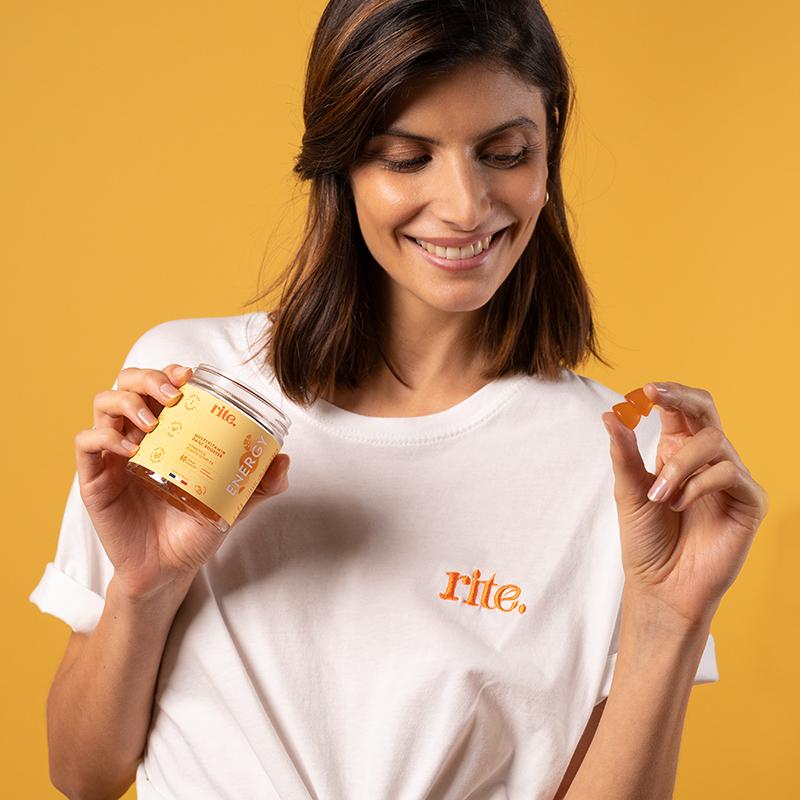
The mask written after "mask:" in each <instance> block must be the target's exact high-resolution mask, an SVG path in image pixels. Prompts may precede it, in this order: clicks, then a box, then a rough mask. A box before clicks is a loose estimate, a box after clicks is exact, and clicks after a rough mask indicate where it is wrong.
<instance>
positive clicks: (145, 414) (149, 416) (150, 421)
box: [138, 408, 158, 425]
mask: <svg viewBox="0 0 800 800" xmlns="http://www.w3.org/2000/svg"><path fill="white" fill-rule="evenodd" d="M138 414H139V419H140V420H141V421H142V422H144V424H145V425H155V424H156V422H158V420H157V419H156V418H155V417H154V416H153V413H152V411H150V410H149V409H147V408H142V409H140V410H139V412H138Z"/></svg>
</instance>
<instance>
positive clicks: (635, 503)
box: [602, 411, 653, 511]
mask: <svg viewBox="0 0 800 800" xmlns="http://www.w3.org/2000/svg"><path fill="white" fill-rule="evenodd" d="M602 420H603V424H604V425H605V426H606V430H607V431H608V435H609V439H610V452H611V466H612V468H613V470H614V499H615V500H616V502H617V505H618V506H619V507H620V510H622V511H635V510H636V509H638V508H640V507H641V506H643V505H645V504H646V503H649V502H650V501H649V500H648V498H647V492H648V490H649V489H650V486H651V484H652V483H653V476H652V475H650V473H649V472H648V471H647V469H646V468H645V466H644V461H643V460H642V455H641V453H640V452H639V442H638V440H637V439H636V434H635V433H634V432H633V431H632V430H631V429H630V428H629V427H628V426H627V425H625V424H624V423H623V422H622V420H620V419H619V418H618V417H617V415H616V414H614V413H613V412H612V411H607V412H605V413H604V414H603V415H602Z"/></svg>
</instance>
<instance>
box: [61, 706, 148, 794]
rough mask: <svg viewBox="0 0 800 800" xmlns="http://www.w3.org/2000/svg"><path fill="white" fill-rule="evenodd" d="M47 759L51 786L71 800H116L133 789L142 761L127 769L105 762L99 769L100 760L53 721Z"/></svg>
mask: <svg viewBox="0 0 800 800" xmlns="http://www.w3.org/2000/svg"><path fill="white" fill-rule="evenodd" d="M47 758H48V769H49V778H50V783H51V784H52V785H53V786H54V787H55V788H56V789H58V791H59V792H61V794H63V795H65V796H66V797H68V798H69V800H116V798H119V797H122V795H124V794H125V792H126V791H127V790H128V789H129V788H130V787H131V786H132V785H133V783H134V782H135V780H136V769H137V767H138V766H139V760H137V761H136V762H135V763H134V764H127V765H123V764H119V763H114V764H110V763H107V762H106V761H105V760H104V763H102V764H100V765H99V766H98V765H97V764H96V763H95V762H96V761H97V759H93V758H92V756H91V754H90V753H87V752H86V750H85V749H83V750H82V749H81V747H80V746H79V745H78V743H77V742H75V737H74V736H73V735H71V733H70V732H69V731H64V730H63V729H62V728H60V726H58V725H54V724H53V722H52V720H49V721H48V726H47Z"/></svg>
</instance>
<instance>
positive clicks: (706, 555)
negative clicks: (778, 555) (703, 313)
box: [602, 382, 768, 626]
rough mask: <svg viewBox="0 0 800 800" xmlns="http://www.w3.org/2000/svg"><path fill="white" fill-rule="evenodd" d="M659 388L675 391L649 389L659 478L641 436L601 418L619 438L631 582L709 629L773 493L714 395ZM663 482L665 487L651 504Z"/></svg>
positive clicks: (620, 499) (618, 492)
mask: <svg viewBox="0 0 800 800" xmlns="http://www.w3.org/2000/svg"><path fill="white" fill-rule="evenodd" d="M658 385H659V386H663V387H665V388H666V389H667V391H666V392H659V391H658V390H657V388H656V385H655V384H652V383H648V384H645V385H644V387H643V389H644V392H645V394H646V395H647V397H649V398H650V399H651V400H652V401H653V402H654V403H655V404H656V406H654V407H657V408H658V410H659V413H660V415H661V435H660V438H659V442H658V450H657V455H656V465H655V468H656V474H655V475H653V474H652V473H651V472H648V471H647V469H645V466H644V463H643V461H642V457H641V454H640V453H639V446H638V442H637V439H636V434H635V432H634V431H632V430H630V429H629V428H628V427H626V426H625V425H624V424H623V423H622V422H621V421H620V420H619V419H618V418H617V416H616V414H614V412H606V413H604V414H603V415H602V419H603V422H604V423H605V425H606V427H607V428H608V431H609V434H610V436H611V460H612V465H613V469H614V499H615V501H616V504H617V513H618V517H619V525H620V538H621V549H622V562H623V568H624V571H625V586H626V591H627V592H629V593H630V594H632V595H633V596H634V597H641V598H644V599H647V600H648V601H649V600H654V601H656V605H657V607H658V608H663V609H664V610H665V611H666V613H667V614H668V615H669V616H670V617H671V616H672V615H673V614H674V619H675V620H676V621H677V622H679V623H683V622H687V623H689V624H690V625H691V626H697V625H704V624H708V623H710V620H711V617H712V616H713V615H714V613H715V611H716V609H717V607H718V606H719V603H720V600H721V599H722V596H723V595H724V594H725V592H726V591H727V590H728V588H729V587H730V586H731V584H732V583H733V582H734V580H735V579H736V576H737V575H738V574H739V571H740V570H741V568H742V565H743V564H744V560H745V557H746V555H747V552H748V550H749V549H750V545H751V544H752V541H753V538H754V536H755V533H756V531H757V530H758V526H759V525H760V524H761V521H762V520H763V519H764V517H765V516H766V514H767V508H768V500H767V493H766V492H765V491H764V489H763V488H762V487H761V486H760V485H759V484H758V483H756V481H755V480H753V477H752V475H751V474H750V471H749V470H748V469H747V467H745V465H744V464H743V463H742V460H741V459H740V458H739V455H738V453H737V452H736V450H735V449H734V447H733V445H732V444H731V443H730V441H729V440H728V438H727V437H726V436H725V434H724V433H723V431H722V423H721V422H720V418H719V414H718V413H717V409H716V407H715V405H714V401H713V399H712V397H711V394H710V393H709V392H708V391H706V390H705V389H695V388H692V387H690V386H684V385H683V384H680V383H673V382H666V383H659V384H658ZM651 413H652V412H651ZM661 479H664V480H665V481H666V483H665V484H664V486H665V490H664V491H663V492H662V493H661V494H660V495H659V496H657V497H656V499H655V500H651V499H650V498H651V497H653V496H654V495H653V492H651V487H652V488H653V491H655V490H656V489H658V486H659V483H660V481H661ZM648 492H650V496H649V497H648Z"/></svg>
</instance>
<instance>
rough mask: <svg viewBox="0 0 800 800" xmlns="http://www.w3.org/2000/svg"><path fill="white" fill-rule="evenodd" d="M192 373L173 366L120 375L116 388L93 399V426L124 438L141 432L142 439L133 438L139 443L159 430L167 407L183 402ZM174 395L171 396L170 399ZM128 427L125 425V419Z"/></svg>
mask: <svg viewBox="0 0 800 800" xmlns="http://www.w3.org/2000/svg"><path fill="white" fill-rule="evenodd" d="M190 372H191V370H190V369H189V368H188V367H181V366H179V365H177V364H170V365H169V366H168V367H166V368H165V369H164V370H157V369H139V368H138V367H128V368H126V369H124V370H122V371H121V372H120V374H119V376H118V379H117V381H116V384H117V385H118V388H117V389H109V390H106V391H104V392H98V393H97V394H96V395H95V398H94V427H95V428H98V429H99V428H114V430H117V431H120V432H122V433H124V434H125V435H129V434H131V432H132V430H134V429H138V430H140V431H141V432H142V433H141V435H140V436H132V437H131V438H132V439H134V440H135V441H137V442H140V441H141V440H142V439H143V438H144V435H145V434H146V433H149V432H150V431H151V430H153V429H154V428H155V427H156V418H157V417H158V415H159V414H160V413H161V410H162V409H163V408H164V407H165V406H170V405H174V404H175V403H177V402H178V401H179V400H180V396H181V392H180V390H179V388H178V387H180V386H182V385H183V384H184V383H185V382H186V380H188V379H189V377H190ZM170 392H172V393H173V394H172V396H170ZM126 419H127V420H128V421H129V424H128V425H126V424H125V420H126Z"/></svg>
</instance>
